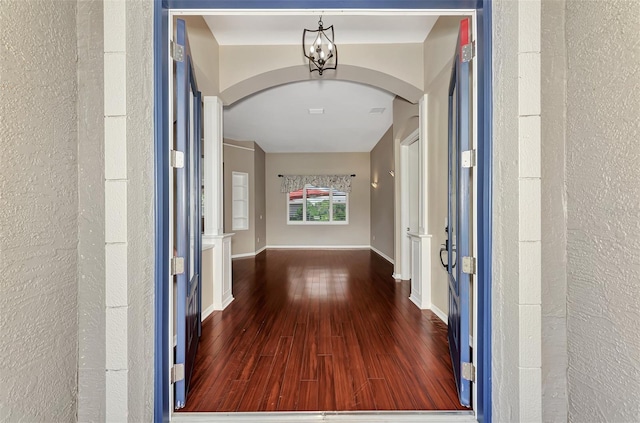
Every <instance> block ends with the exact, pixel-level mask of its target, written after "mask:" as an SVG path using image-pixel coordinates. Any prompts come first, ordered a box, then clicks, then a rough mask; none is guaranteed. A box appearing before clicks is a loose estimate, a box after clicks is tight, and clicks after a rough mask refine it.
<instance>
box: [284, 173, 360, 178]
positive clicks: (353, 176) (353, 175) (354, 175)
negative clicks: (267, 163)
mask: <svg viewBox="0 0 640 423" xmlns="http://www.w3.org/2000/svg"><path fill="white" fill-rule="evenodd" d="M349 176H351V177H352V178H355V177H356V174H355V173H352V174H351V175H349ZM283 177H284V175H282V174H279V175H278V178H283Z"/></svg>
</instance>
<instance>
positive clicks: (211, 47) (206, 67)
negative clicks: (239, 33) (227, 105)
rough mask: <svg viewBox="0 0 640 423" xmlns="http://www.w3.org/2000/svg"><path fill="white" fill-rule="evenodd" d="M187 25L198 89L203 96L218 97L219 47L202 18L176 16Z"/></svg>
mask: <svg viewBox="0 0 640 423" xmlns="http://www.w3.org/2000/svg"><path fill="white" fill-rule="evenodd" d="M178 18H180V19H182V20H184V21H185V23H186V24H187V32H188V34H189V48H190V50H191V55H192V57H193V65H194V68H195V70H196V72H195V74H196V79H197V81H198V89H199V90H200V92H202V95H203V96H212V95H218V94H219V93H220V89H219V84H218V82H219V81H218V68H219V54H218V52H219V49H220V47H219V45H218V41H217V40H216V38H215V37H214V36H213V34H212V33H211V30H210V29H209V26H208V25H207V23H206V22H205V21H204V18H203V17H202V16H175V17H174V18H173V20H174V22H175V21H176V19H178Z"/></svg>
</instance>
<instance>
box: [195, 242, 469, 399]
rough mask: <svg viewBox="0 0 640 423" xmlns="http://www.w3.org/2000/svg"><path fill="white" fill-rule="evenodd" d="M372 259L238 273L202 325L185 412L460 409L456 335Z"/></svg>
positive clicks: (268, 259)
mask: <svg viewBox="0 0 640 423" xmlns="http://www.w3.org/2000/svg"><path fill="white" fill-rule="evenodd" d="M391 274H392V266H391V265H390V264H389V263H388V262H387V261H386V260H384V259H383V258H381V257H380V256H378V255H377V254H375V253H372V252H370V251H365V250H344V251H329V250H318V251H297V250H296V251H287V250H269V251H266V252H264V253H262V254H260V255H258V256H257V257H256V258H255V259H254V258H249V259H241V260H235V261H234V262H233V275H234V297H235V300H234V301H233V303H231V305H230V306H229V307H228V308H227V309H226V310H224V311H222V312H214V313H213V314H212V315H211V316H209V317H208V318H207V320H206V321H205V322H204V323H203V326H202V339H201V342H200V346H199V348H198V354H197V357H196V367H195V369H194V373H193V378H192V381H191V388H190V392H189V395H188V400H187V406H186V408H184V409H183V411H227V412H228V411H245V412H246V411H295V410H308V411H353V410H456V409H464V408H463V407H461V406H460V405H459V403H458V399H457V393H456V387H455V382H454V380H453V374H452V371H451V364H450V360H449V351H448V345H447V327H446V325H445V324H444V323H443V322H442V321H441V320H440V319H438V317H436V316H435V315H434V314H433V313H432V312H431V311H421V310H419V309H418V308H417V307H416V306H415V305H414V304H413V303H411V302H410V301H409V299H408V297H409V282H401V283H397V282H395V281H394V280H393V279H392V278H391Z"/></svg>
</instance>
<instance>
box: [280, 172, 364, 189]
mask: <svg viewBox="0 0 640 423" xmlns="http://www.w3.org/2000/svg"><path fill="white" fill-rule="evenodd" d="M351 178H353V175H282V181H281V184H280V192H293V191H298V190H299V189H302V188H304V186H305V185H307V184H310V185H313V186H317V187H327V188H328V187H333V188H335V189H337V190H338V191H343V192H351Z"/></svg>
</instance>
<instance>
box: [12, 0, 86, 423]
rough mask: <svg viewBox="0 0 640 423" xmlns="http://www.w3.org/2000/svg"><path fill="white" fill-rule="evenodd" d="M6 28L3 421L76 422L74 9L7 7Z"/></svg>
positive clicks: (33, 5)
mask: <svg viewBox="0 0 640 423" xmlns="http://www.w3.org/2000/svg"><path fill="white" fill-rule="evenodd" d="M0 28H2V30H1V31H0V46H1V47H0V49H1V51H2V52H1V53H0V75H2V76H1V78H2V89H1V91H2V94H1V95H0V116H1V118H0V142H1V144H2V152H1V153H0V155H1V158H2V166H1V167H0V186H1V187H2V188H1V194H0V234H1V235H0V274H1V275H2V281H1V282H0V310H1V311H0V357H2V358H1V360H2V365H0V367H1V369H2V370H1V372H2V373H1V374H0V380H2V383H0V398H2V400H0V420H2V421H11V422H17V421H29V422H37V421H41V422H45V421H74V420H75V419H76V411H77V402H76V393H77V389H78V382H77V371H78V359H79V358H78V325H77V320H78V315H77V312H78V309H77V295H78V277H77V272H78V249H77V242H78V157H77V156H78V132H77V131H78V116H77V114H76V110H77V106H78V103H77V101H78V97H77V89H78V87H77V81H78V80H77V66H78V65H77V62H76V53H77V42H78V41H79V40H78V38H77V29H76V3H75V2H26V1H11V2H7V1H4V2H2V3H0ZM98 229H99V228H98Z"/></svg>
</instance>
